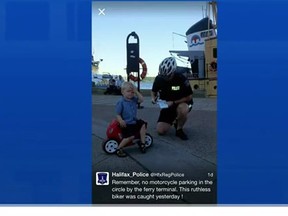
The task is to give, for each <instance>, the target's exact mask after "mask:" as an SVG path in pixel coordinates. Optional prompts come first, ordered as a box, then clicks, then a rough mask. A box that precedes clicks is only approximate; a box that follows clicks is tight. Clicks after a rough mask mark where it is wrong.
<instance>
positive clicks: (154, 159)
mask: <svg viewBox="0 0 288 216" xmlns="http://www.w3.org/2000/svg"><path fill="white" fill-rule="evenodd" d="M120 97H121V96H111V95H109V96H106V95H92V148H93V155H92V160H93V168H92V175H93V176H94V177H93V194H95V193H98V194H99V193H102V192H103V193H107V191H106V192H105V190H104V189H103V188H101V190H100V189H99V186H98V187H97V186H95V172H96V171H109V172H122V171H125V172H133V171H139V172H182V173H185V178H187V179H197V180H198V179H203V180H204V179H206V178H207V173H214V177H213V178H212V179H213V181H214V186H215V187H213V191H212V192H211V193H201V194H200V193H198V194H197V196H195V194H192V193H187V194H186V195H185V199H184V201H181V202H180V201H179V203H183V202H184V203H185V202H186V203H187V202H188V203H215V202H216V181H217V179H216V176H217V175H216V171H217V169H216V167H217V163H216V162H217V158H216V156H217V143H216V138H217V136H216V134H217V128H216V124H217V119H216V114H217V113H216V111H217V99H215V98H213V99H212V98H195V99H194V106H193V109H192V111H191V112H190V113H189V119H188V120H187V123H186V125H185V127H184V131H185V132H186V133H187V135H188V136H189V140H188V141H182V140H180V139H179V138H178V137H176V136H175V129H174V128H171V129H170V131H169V133H168V134H167V135H166V136H159V135H158V134H156V132H155V128H156V121H157V119H158V115H159V111H160V109H159V108H158V107H157V105H153V104H152V103H151V100H150V97H148V96H146V97H145V101H144V103H143V106H144V109H139V110H138V116H139V117H140V118H142V119H144V120H146V121H147V122H148V131H149V133H150V134H151V135H152V136H153V139H154V143H153V146H152V147H151V148H149V149H148V150H147V152H146V154H142V153H141V152H140V151H139V149H138V148H137V147H136V146H131V147H128V148H127V149H126V152H127V153H128V157H126V158H119V157H117V156H116V155H108V154H106V153H105V152H104V151H103V150H102V146H101V143H102V142H103V140H104V139H105V138H106V128H107V126H108V124H109V122H110V121H111V120H112V119H113V118H114V117H115V113H114V109H115V104H116V102H117V100H118V99H119V98H120ZM100 187H101V186H100ZM101 191H102V192H101ZM185 200H186V201H185ZM93 202H94V203H113V202H115V203H119V201H115V200H114V201H113V200H111V198H110V196H109V197H100V198H99V196H93ZM171 202H172V203H175V202H174V201H171ZM132 203H133V202H132ZM136 203H137V202H136ZM164 203H167V201H166V202H164Z"/></svg>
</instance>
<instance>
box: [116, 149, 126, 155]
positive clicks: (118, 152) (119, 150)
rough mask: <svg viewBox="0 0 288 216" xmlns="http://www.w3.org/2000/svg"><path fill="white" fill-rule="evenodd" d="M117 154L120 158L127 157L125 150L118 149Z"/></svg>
mask: <svg viewBox="0 0 288 216" xmlns="http://www.w3.org/2000/svg"><path fill="white" fill-rule="evenodd" d="M116 154H117V156H118V157H126V156H127V154H126V153H125V152H124V151H123V149H121V148H120V149H117V151H116Z"/></svg>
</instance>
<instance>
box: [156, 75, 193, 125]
mask: <svg viewBox="0 0 288 216" xmlns="http://www.w3.org/2000/svg"><path fill="white" fill-rule="evenodd" d="M152 91H153V92H159V93H160V99H162V100H166V101H176V100H179V99H181V98H183V97H187V96H189V95H191V94H193V91H192V88H191V86H190V83H189V80H188V79H187V78H186V77H185V76H184V75H183V74H180V73H175V74H174V77H173V78H172V79H171V80H165V79H163V78H162V77H160V76H157V77H156V78H155V81H154V83H153V87H152ZM187 104H188V105H191V106H190V107H191V108H192V104H193V99H192V100H191V101H189V102H187ZM177 106H178V104H173V105H172V106H170V107H168V108H165V109H161V112H160V115H159V119H158V122H166V123H168V124H171V125H172V123H173V121H174V120H175V118H176V117H177ZM190 110H191V109H190ZM190 110H189V111H190Z"/></svg>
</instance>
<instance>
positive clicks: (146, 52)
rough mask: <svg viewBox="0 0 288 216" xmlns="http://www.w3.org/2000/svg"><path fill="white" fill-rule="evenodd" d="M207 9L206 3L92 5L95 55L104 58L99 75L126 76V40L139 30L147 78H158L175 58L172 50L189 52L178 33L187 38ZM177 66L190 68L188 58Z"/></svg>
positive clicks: (97, 58) (180, 60)
mask: <svg viewBox="0 0 288 216" xmlns="http://www.w3.org/2000/svg"><path fill="white" fill-rule="evenodd" d="M206 7H207V3H206V2H204V1H202V2H163V1H162V2H147V1H145V2H99V1H94V2H92V55H93V56H94V60H99V59H103V61H102V62H101V63H100V65H99V73H106V72H109V73H110V74H114V75H122V76H126V70H125V68H126V64H127V63H126V38H127V36H128V35H129V34H130V33H131V32H133V31H135V32H136V33H137V34H138V36H139V43H140V57H141V58H142V59H143V60H144V61H145V62H146V64H147V68H148V73H147V76H156V75H157V73H158V66H159V64H160V62H161V61H162V60H163V59H164V58H166V57H169V56H171V55H170V53H169V50H188V48H187V44H186V43H185V41H186V38H185V37H183V36H179V35H178V34H180V35H184V36H185V33H186V31H187V30H188V29H189V28H190V27H191V26H192V25H194V24H195V23H196V22H198V21H199V20H201V19H202V18H203V17H205V15H206V14H205V13H206V12H205V10H206ZM99 9H100V10H101V11H103V12H104V14H105V15H103V14H101V13H100V10H99ZM103 9H104V10H103ZM173 32H174V33H173ZM175 33H176V34H175ZM129 42H130V43H131V42H132V43H133V42H134V41H129ZM177 64H178V65H179V66H188V64H187V62H186V61H185V59H178V60H177ZM140 68H141V67H140ZM140 72H141V69H140Z"/></svg>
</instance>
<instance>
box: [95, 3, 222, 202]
mask: <svg viewBox="0 0 288 216" xmlns="http://www.w3.org/2000/svg"><path fill="white" fill-rule="evenodd" d="M91 25H92V26H91V29H92V31H91V33H92V43H91V44H92V47H91V53H92V64H91V65H92V66H91V67H92V70H91V81H92V83H91V85H92V170H91V171H92V174H91V177H92V178H91V180H92V188H91V190H92V203H93V204H216V203H217V74H218V72H217V4H216V2H214V1H213V2H208V1H207V2H206V1H199V2H187V1H185V2H178V1H177V2H176V1H175V2H173V1H167V2H164V1H163V2H125V1H123V2H115V1H114V2H104V1H93V2H92V22H91Z"/></svg>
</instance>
